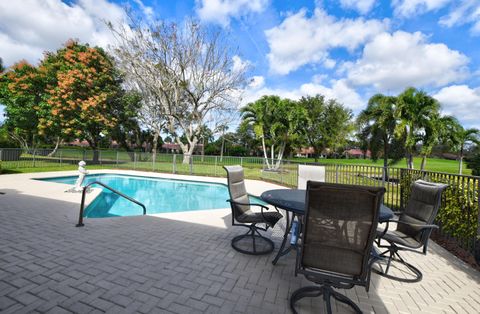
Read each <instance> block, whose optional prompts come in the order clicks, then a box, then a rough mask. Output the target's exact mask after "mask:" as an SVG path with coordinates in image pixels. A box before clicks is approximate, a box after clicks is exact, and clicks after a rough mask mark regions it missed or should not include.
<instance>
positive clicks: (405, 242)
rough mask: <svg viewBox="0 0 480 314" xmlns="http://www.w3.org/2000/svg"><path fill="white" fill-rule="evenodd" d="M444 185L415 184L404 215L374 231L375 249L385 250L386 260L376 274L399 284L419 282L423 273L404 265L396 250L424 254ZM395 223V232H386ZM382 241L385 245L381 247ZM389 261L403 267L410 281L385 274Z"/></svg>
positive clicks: (421, 182) (382, 255) (421, 181)
mask: <svg viewBox="0 0 480 314" xmlns="http://www.w3.org/2000/svg"><path fill="white" fill-rule="evenodd" d="M446 188H447V185H446V184H440V183H431V182H426V181H423V180H418V181H415V182H414V183H413V184H412V186H411V193H410V198H409V199H408V202H407V206H406V207H405V210H404V211H403V212H398V213H396V214H399V218H398V219H392V220H390V221H388V222H387V225H386V227H385V228H384V229H383V230H382V229H381V228H379V230H378V231H377V246H378V247H379V248H386V249H387V250H386V251H384V252H382V253H381V254H380V257H383V258H387V266H386V268H385V271H378V270H375V272H376V273H378V274H380V275H382V276H384V277H387V278H390V279H394V280H397V281H401V282H418V281H420V280H422V277H423V275H422V272H421V271H420V270H419V269H418V268H416V267H415V266H413V265H412V264H410V263H407V262H406V261H405V260H404V259H403V258H402V257H401V256H400V254H399V251H411V252H415V253H420V254H424V255H425V254H427V245H428V239H429V238H430V234H431V233H432V231H433V229H437V228H438V226H437V225H434V224H433V221H434V219H435V217H436V215H437V213H438V209H439V208H440V205H441V198H442V193H443V191H444V190H445V189H446ZM392 222H393V223H397V227H396V229H395V230H389V224H390V223H392ZM381 240H385V241H386V242H388V244H387V245H382V244H381ZM392 261H397V262H399V263H401V264H403V265H404V266H405V267H406V268H407V269H409V270H410V272H411V273H412V274H413V275H414V277H413V278H401V277H398V276H394V275H391V274H389V273H388V271H389V269H390V265H391V263H392Z"/></svg>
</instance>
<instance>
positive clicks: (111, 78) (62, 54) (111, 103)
mask: <svg viewBox="0 0 480 314" xmlns="http://www.w3.org/2000/svg"><path fill="white" fill-rule="evenodd" d="M39 71H40V72H41V73H42V74H43V76H44V80H45V82H46V88H45V97H44V101H45V102H44V104H45V108H47V109H48V110H49V111H50V114H51V115H50V116H48V115H45V116H44V117H42V118H40V119H39V131H40V132H44V131H45V130H48V129H49V128H51V127H57V126H58V128H59V130H60V132H61V135H62V137H66V138H71V137H73V138H79V139H85V140H87V141H88V143H89V144H90V147H91V148H92V149H93V150H94V151H95V152H96V151H97V149H98V147H99V144H100V141H101V139H102V137H103V136H106V135H108V134H109V132H110V131H111V130H112V129H113V128H114V127H115V126H116V124H117V122H118V118H117V117H118V112H119V111H121V110H122V108H121V107H122V101H121V99H119V98H120V97H119V93H120V91H121V88H120V80H119V75H118V73H117V71H116V69H115V67H114V64H113V61H112V59H111V58H110V57H109V56H108V55H107V54H106V52H105V51H104V50H103V49H101V48H98V47H90V46H89V45H88V44H87V45H82V44H79V43H78V42H76V41H68V42H67V43H66V44H65V46H64V48H62V49H59V50H57V51H56V52H55V53H47V54H46V55H45V58H44V60H43V61H42V63H41V64H40V67H39ZM96 160H98V155H97V153H94V161H96Z"/></svg>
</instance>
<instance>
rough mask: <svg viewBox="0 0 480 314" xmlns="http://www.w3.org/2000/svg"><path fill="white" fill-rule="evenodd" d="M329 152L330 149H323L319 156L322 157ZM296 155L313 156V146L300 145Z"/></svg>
mask: <svg viewBox="0 0 480 314" xmlns="http://www.w3.org/2000/svg"><path fill="white" fill-rule="evenodd" d="M329 153H330V149H328V148H327V149H325V150H324V151H323V152H322V153H321V154H320V156H319V157H320V158H324V157H325V156H326V155H328V154H329ZM296 156H297V157H307V158H308V157H313V156H315V149H314V148H313V147H302V148H300V149H297V154H296Z"/></svg>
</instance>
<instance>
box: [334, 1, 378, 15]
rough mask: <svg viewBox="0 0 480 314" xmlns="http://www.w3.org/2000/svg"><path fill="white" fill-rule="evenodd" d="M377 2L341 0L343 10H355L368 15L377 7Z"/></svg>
mask: <svg viewBox="0 0 480 314" xmlns="http://www.w3.org/2000/svg"><path fill="white" fill-rule="evenodd" d="M375 2H376V0H340V4H341V6H342V7H343V8H347V9H353V10H356V11H358V12H359V13H361V14H367V13H368V12H370V10H371V9H372V8H373V6H374V5H375Z"/></svg>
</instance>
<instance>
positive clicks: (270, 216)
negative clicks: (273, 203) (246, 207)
mask: <svg viewBox="0 0 480 314" xmlns="http://www.w3.org/2000/svg"><path fill="white" fill-rule="evenodd" d="M264 217H265V218H264ZM282 217H283V216H282V214H280V213H278V212H263V215H262V213H259V212H253V211H248V212H246V213H245V214H243V215H241V216H239V217H237V221H238V222H241V223H267V224H269V225H270V226H271V227H273V226H275V224H276V223H277V222H278V221H279V220H280V219H281V218H282Z"/></svg>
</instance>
